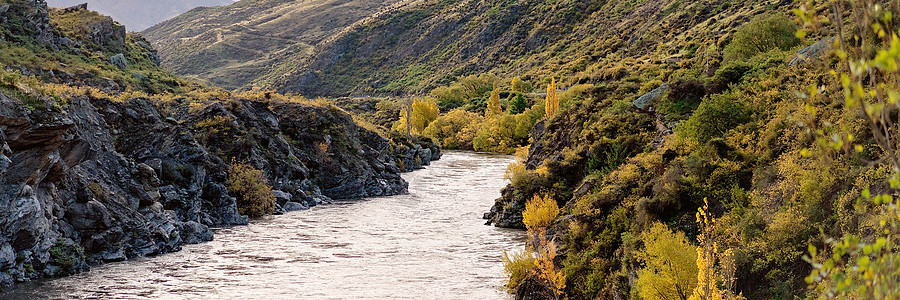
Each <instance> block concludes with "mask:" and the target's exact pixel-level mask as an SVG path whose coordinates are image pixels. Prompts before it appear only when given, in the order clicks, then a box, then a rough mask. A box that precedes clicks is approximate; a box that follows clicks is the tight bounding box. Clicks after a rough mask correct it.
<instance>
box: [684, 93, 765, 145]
mask: <svg viewBox="0 0 900 300" xmlns="http://www.w3.org/2000/svg"><path fill="white" fill-rule="evenodd" d="M750 116H751V111H750V109H749V108H747V106H746V105H745V104H744V103H743V102H742V101H741V100H740V95H738V94H736V93H726V94H716V95H712V96H710V97H709V98H706V100H704V101H703V102H702V103H700V106H699V107H697V110H696V111H694V115H693V116H691V118H690V119H688V120H687V121H685V122H684V123H683V124H681V125H679V126H678V127H677V128H676V129H675V130H676V132H677V133H678V134H679V135H681V136H682V137H685V138H689V139H692V140H695V141H698V142H700V143H706V142H708V141H709V140H712V139H714V138H717V137H722V136H723V135H724V134H725V132H727V131H728V130H731V129H732V128H734V127H736V126H738V125H740V124H743V123H745V122H748V121H749V120H750Z"/></svg>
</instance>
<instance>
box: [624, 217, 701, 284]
mask: <svg viewBox="0 0 900 300" xmlns="http://www.w3.org/2000/svg"><path fill="white" fill-rule="evenodd" d="M641 239H642V240H643V241H644V248H645V250H644V252H641V253H639V254H638V255H637V258H638V260H640V261H641V262H642V263H643V264H644V268H642V269H641V270H639V271H638V280H637V289H638V294H639V295H640V296H641V298H643V299H648V300H653V299H659V300H665V299H680V300H686V299H688V297H690V296H691V294H692V293H693V291H694V289H695V288H696V287H697V265H696V264H695V261H696V259H697V253H696V252H695V251H694V246H693V245H691V244H690V243H689V242H688V241H687V238H685V236H684V233H682V232H674V233H673V232H672V231H671V230H669V228H668V227H666V225H664V224H662V223H655V224H653V226H651V227H650V229H649V230H647V231H646V232H644V233H643V234H642V235H641Z"/></svg>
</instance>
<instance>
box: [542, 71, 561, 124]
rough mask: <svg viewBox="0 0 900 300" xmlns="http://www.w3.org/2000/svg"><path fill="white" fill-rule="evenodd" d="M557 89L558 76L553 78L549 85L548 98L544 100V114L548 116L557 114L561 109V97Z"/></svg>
mask: <svg viewBox="0 0 900 300" xmlns="http://www.w3.org/2000/svg"><path fill="white" fill-rule="evenodd" d="M556 89H557V88H556V78H552V79H551V80H550V85H548V86H547V99H546V100H545V101H544V116H545V117H546V118H549V117H552V116H553V115H554V114H556V110H557V109H559V97H558V96H557V95H556Z"/></svg>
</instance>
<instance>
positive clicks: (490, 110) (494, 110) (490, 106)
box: [484, 84, 503, 118]
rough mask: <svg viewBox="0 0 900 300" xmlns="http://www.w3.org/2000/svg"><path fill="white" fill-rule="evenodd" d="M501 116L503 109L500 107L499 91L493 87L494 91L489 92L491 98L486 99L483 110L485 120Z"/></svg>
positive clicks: (495, 86)
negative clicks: (485, 106)
mask: <svg viewBox="0 0 900 300" xmlns="http://www.w3.org/2000/svg"><path fill="white" fill-rule="evenodd" d="M501 114H503V108H502V107H500V90H499V89H497V85H496V84H495V85H494V89H493V90H491V97H490V98H488V102H487V109H486V110H484V117H485V118H493V117H496V116H499V115H501Z"/></svg>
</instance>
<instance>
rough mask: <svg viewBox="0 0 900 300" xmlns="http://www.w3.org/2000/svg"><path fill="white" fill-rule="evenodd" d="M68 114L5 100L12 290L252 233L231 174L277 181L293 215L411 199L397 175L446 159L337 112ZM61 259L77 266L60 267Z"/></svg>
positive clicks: (90, 103)
mask: <svg viewBox="0 0 900 300" xmlns="http://www.w3.org/2000/svg"><path fill="white" fill-rule="evenodd" d="M69 101H70V102H69V103H70V105H69V107H67V108H66V109H65V110H64V111H63V112H54V111H49V110H29V109H27V108H25V106H24V105H23V104H22V103H21V102H19V101H18V100H16V99H13V98H10V97H7V96H5V95H3V94H0V146H2V149H3V150H2V151H0V174H2V176H0V214H2V215H0V233H2V236H0V265H2V266H0V273H2V272H3V271H5V272H6V273H7V274H11V275H10V276H2V275H0V280H2V281H3V283H7V284H8V283H10V282H11V281H13V280H27V279H29V278H35V277H42V276H58V275H63V274H70V273H74V272H78V271H80V270H84V269H85V268H87V266H88V265H89V264H92V263H97V262H104V261H115V260H122V259H127V258H131V257H139V256H147V255H155V254H160V253H165V252H169V251H177V250H179V249H180V247H181V245H182V244H185V243H197V242H202V241H207V240H210V239H212V233H211V231H210V230H209V227H210V226H227V225H238V224H246V223H247V221H248V220H247V217H245V216H241V215H240V214H238V210H237V206H236V201H235V198H234V197H232V196H231V195H229V193H228V189H227V188H226V180H227V178H228V165H229V163H230V162H231V161H232V160H234V161H240V162H246V163H249V164H251V165H253V166H254V167H256V168H258V169H261V170H264V171H265V173H266V175H267V177H268V178H269V179H270V183H271V184H272V185H273V186H274V187H275V188H276V189H277V191H276V198H277V199H278V206H279V207H280V208H281V209H282V210H284V211H290V210H302V209H306V208H308V207H310V206H314V205H318V204H321V203H323V202H328V201H330V200H331V199H348V198H362V197H371V196H384V195H394V194H400V193H404V192H406V188H407V183H406V182H405V181H403V179H402V178H400V176H399V172H400V171H401V170H402V169H404V168H401V167H399V166H398V165H397V162H398V161H407V162H409V163H407V164H408V165H410V166H415V165H417V164H418V165H423V164H427V163H428V162H429V161H430V160H431V159H434V158H437V156H438V155H439V154H435V153H433V152H432V150H431V149H428V148H422V147H421V146H418V145H417V146H418V147H417V148H410V149H405V150H403V151H400V152H402V153H403V155H402V156H395V154H396V153H398V152H397V150H396V149H395V148H403V147H405V146H395V145H392V144H391V143H390V142H389V141H388V140H387V139H385V138H383V137H381V136H379V135H377V134H375V133H373V132H370V131H367V130H365V129H362V128H360V127H358V126H357V125H356V124H355V123H354V122H353V119H352V118H351V117H350V115H348V114H346V113H344V112H343V111H341V110H340V109H337V108H335V107H320V106H314V105H303V104H294V103H263V102H255V101H249V100H231V101H229V102H223V103H219V102H216V103H212V104H210V105H208V106H207V107H205V108H204V109H202V110H201V111H199V112H195V113H193V114H191V113H188V104H187V103H183V104H182V103H177V102H176V103H172V104H169V105H168V106H164V105H161V104H159V103H153V102H151V101H150V100H146V99H141V98H137V99H131V100H129V101H126V102H115V101H111V100H106V99H94V98H88V97H81V98H73V99H70V100H69ZM163 110H165V111H169V112H170V113H166V112H164V111H163ZM413 162H414V163H413ZM410 169H412V168H410ZM10 249H12V250H10ZM53 249H57V250H53ZM60 249H71V250H72V251H68V252H71V253H74V254H73V255H72V256H71V257H70V256H66V257H54V256H53V255H51V253H57V254H56V255H57V256H60V255H61V254H59V253H64V252H65V253H68V252H67V251H62V250H60ZM10 251H12V252H13V253H14V257H15V260H14V261H10V260H9V259H7V258H6V256H9V255H7V254H9V253H7V252H10ZM70 261H71V263H69V262H70ZM63 262H65V263H63Z"/></svg>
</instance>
